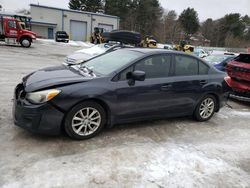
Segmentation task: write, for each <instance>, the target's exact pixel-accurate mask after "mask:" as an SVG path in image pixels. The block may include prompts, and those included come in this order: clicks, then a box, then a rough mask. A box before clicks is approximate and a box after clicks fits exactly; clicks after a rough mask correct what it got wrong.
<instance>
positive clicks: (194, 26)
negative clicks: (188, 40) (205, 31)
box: [179, 8, 199, 35]
mask: <svg viewBox="0 0 250 188" xmlns="http://www.w3.org/2000/svg"><path fill="white" fill-rule="evenodd" d="M179 21H180V23H181V26H182V27H183V29H184V31H185V33H186V35H189V34H194V33H196V32H197V31H198V29H199V18H198V13H197V12H196V11H195V10H194V9H193V8H187V9H186V10H184V11H183V12H182V13H181V15H180V17H179Z"/></svg>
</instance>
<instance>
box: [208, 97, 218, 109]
mask: <svg viewBox="0 0 250 188" xmlns="http://www.w3.org/2000/svg"><path fill="white" fill-rule="evenodd" d="M208 95H212V96H213V97H214V98H215V99H216V109H215V112H219V110H220V99H219V97H218V95H216V94H214V93H208Z"/></svg>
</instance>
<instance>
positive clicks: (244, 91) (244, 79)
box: [226, 54, 250, 98]
mask: <svg viewBox="0 0 250 188" xmlns="http://www.w3.org/2000/svg"><path fill="white" fill-rule="evenodd" d="M226 71H227V73H228V76H229V77H228V78H227V82H228V84H229V86H230V87H231V88H232V90H233V93H234V94H236V95H239V96H243V97H248V98H249V97H250V54H240V55H239V56H237V57H236V58H235V59H234V60H233V61H231V62H229V63H228V65H227V67H226Z"/></svg>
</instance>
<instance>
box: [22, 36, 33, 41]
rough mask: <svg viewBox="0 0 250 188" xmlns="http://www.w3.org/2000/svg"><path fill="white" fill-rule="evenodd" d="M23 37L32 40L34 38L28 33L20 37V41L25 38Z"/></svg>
mask: <svg viewBox="0 0 250 188" xmlns="http://www.w3.org/2000/svg"><path fill="white" fill-rule="evenodd" d="M23 39H28V40H30V42H32V38H31V37H30V36H27V35H24V36H22V37H21V38H20V42H21V41H22V40H23Z"/></svg>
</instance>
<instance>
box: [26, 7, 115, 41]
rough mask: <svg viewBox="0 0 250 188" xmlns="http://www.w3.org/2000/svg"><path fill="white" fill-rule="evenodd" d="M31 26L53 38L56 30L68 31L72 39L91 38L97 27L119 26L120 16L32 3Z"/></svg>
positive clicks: (110, 28)
mask: <svg viewBox="0 0 250 188" xmlns="http://www.w3.org/2000/svg"><path fill="white" fill-rule="evenodd" d="M30 9H31V10H30V11H31V17H32V21H31V26H32V27H31V28H32V31H34V32H36V33H37V36H38V37H42V38H48V39H53V38H54V37H55V32H56V31H66V32H67V33H68V34H69V36H70V39H71V40H76V41H86V40H89V37H90V35H91V33H92V32H93V31H94V28H95V27H101V28H104V29H105V30H106V31H111V30H114V29H118V28H119V17H117V16H111V15H106V14H99V13H92V12H85V11H76V10H68V9H61V8H55V7H48V6H42V5H36V4H31V5H30Z"/></svg>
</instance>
